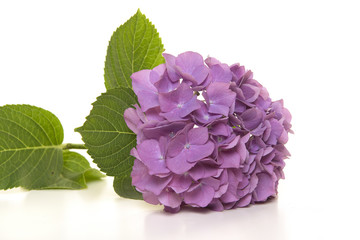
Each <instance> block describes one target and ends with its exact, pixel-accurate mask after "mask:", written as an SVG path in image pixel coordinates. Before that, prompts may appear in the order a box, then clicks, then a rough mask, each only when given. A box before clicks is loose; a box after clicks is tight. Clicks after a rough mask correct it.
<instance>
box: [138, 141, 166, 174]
mask: <svg viewBox="0 0 360 240" xmlns="http://www.w3.org/2000/svg"><path fill="white" fill-rule="evenodd" d="M162 148H164V146H162ZM137 150H138V154H139V156H140V159H141V161H142V162H143V163H144V164H145V165H146V166H147V167H148V169H149V174H150V175H156V174H165V173H169V172H170V171H169V169H167V167H166V163H165V154H164V152H162V151H161V149H160V145H159V142H158V141H156V140H153V139H150V140H145V141H143V142H142V143H140V144H139V145H138V146H137Z"/></svg>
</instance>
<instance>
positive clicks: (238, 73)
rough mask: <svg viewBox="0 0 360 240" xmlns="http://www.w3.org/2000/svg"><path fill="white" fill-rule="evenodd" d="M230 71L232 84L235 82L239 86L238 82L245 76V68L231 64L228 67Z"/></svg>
mask: <svg viewBox="0 0 360 240" xmlns="http://www.w3.org/2000/svg"><path fill="white" fill-rule="evenodd" d="M230 70H231V72H232V74H233V78H232V80H233V81H234V82H236V83H237V84H238V85H239V81H240V79H241V78H242V76H244V74H245V67H244V66H240V64H238V63H237V64H233V65H231V66H230Z"/></svg>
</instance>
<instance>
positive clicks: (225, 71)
mask: <svg viewBox="0 0 360 240" xmlns="http://www.w3.org/2000/svg"><path fill="white" fill-rule="evenodd" d="M210 73H211V75H212V81H213V82H224V83H229V82H230V81H231V79H232V73H231V71H230V68H229V66H228V65H226V64H215V65H213V66H211V67H210Z"/></svg>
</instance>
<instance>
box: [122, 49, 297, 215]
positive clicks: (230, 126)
mask: <svg viewBox="0 0 360 240" xmlns="http://www.w3.org/2000/svg"><path fill="white" fill-rule="evenodd" d="M164 57H165V61H166V63H165V64H161V65H159V66H157V67H155V68H154V69H152V70H142V71H139V72H136V73H134V74H133V75H132V76H131V78H132V81H133V89H134V92H135V93H136V95H137V97H138V101H139V104H140V106H139V105H134V108H128V109H127V110H126V111H125V113H124V118H125V121H126V123H127V125H128V127H129V128H130V129H131V130H132V131H133V132H134V133H136V134H137V146H136V147H135V148H133V149H132V151H131V155H132V156H134V157H135V162H134V166H133V170H132V173H131V177H132V184H133V185H134V186H135V187H136V189H137V190H138V191H139V192H141V193H142V194H143V198H144V200H145V201H146V202H148V203H151V204H162V205H164V207H165V211H168V212H177V211H179V210H180V208H181V206H182V205H189V206H192V207H201V208H204V207H206V208H209V209H213V210H216V211H222V210H224V209H231V208H238V207H245V206H248V205H249V204H252V203H257V202H264V201H266V200H267V199H269V198H272V197H275V196H276V194H277V186H278V182H279V180H280V179H282V178H284V173H283V168H284V166H285V163H284V159H286V158H288V157H289V156H290V154H289V152H288V151H287V149H286V148H285V146H284V144H286V142H287V141H288V133H289V132H292V131H291V124H290V122H291V115H290V113H289V111H288V110H287V109H286V108H284V105H283V101H282V100H280V101H274V102H273V101H272V100H271V99H270V97H269V93H268V92H267V90H266V89H265V88H264V87H263V86H262V85H261V84H260V83H259V82H257V81H256V80H254V79H253V73H252V72H251V71H246V70H245V68H244V67H243V66H241V65H239V64H234V65H231V66H229V65H227V64H224V63H221V62H220V61H218V60H217V59H215V58H211V57H209V58H207V59H205V61H204V60H203V58H202V56H201V55H200V54H198V53H195V52H185V53H182V54H180V55H178V56H177V57H175V56H172V55H170V54H164Z"/></svg>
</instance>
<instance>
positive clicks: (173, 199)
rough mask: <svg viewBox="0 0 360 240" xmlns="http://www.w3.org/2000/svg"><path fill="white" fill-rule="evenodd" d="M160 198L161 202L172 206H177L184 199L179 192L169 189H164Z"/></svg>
mask: <svg viewBox="0 0 360 240" xmlns="http://www.w3.org/2000/svg"><path fill="white" fill-rule="evenodd" d="M158 198H159V201H160V203H161V204H163V205H165V206H167V207H170V208H177V207H179V206H180V204H181V202H182V199H181V197H180V196H179V195H178V194H176V193H175V192H172V191H168V190H167V189H166V190H164V191H162V192H161V193H160V195H159V196H158Z"/></svg>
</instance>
